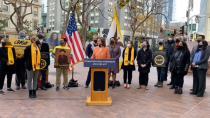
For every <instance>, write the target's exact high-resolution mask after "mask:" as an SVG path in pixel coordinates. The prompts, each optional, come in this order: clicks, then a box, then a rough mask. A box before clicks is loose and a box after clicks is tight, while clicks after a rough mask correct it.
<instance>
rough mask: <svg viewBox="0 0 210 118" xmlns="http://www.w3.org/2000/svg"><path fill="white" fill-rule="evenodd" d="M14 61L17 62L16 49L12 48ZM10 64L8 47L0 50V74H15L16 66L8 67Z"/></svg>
mask: <svg viewBox="0 0 210 118" xmlns="http://www.w3.org/2000/svg"><path fill="white" fill-rule="evenodd" d="M12 52H13V58H14V61H15V60H16V54H15V48H14V47H13V48H12ZM7 62H8V52H7V48H6V47H1V48H0V74H8V73H10V74H14V73H16V70H15V64H14V65H10V66H8V65H7Z"/></svg>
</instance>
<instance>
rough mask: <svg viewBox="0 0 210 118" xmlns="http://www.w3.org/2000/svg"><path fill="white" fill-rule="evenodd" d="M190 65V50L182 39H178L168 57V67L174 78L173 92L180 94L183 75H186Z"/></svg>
mask: <svg viewBox="0 0 210 118" xmlns="http://www.w3.org/2000/svg"><path fill="white" fill-rule="evenodd" d="M189 65H190V51H189V49H188V47H187V44H186V43H185V42H184V41H180V42H179V45H178V47H177V49H176V50H175V51H174V53H173V55H172V56H171V59H170V65H169V69H170V71H171V73H172V74H173V77H174V80H175V91H174V94H182V87H183V84H184V76H185V75H187V72H188V68H189Z"/></svg>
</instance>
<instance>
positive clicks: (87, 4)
mask: <svg viewBox="0 0 210 118" xmlns="http://www.w3.org/2000/svg"><path fill="white" fill-rule="evenodd" d="M102 2H103V0H101V1H99V0H69V2H68V4H69V7H68V8H67V9H65V8H64V7H63V4H62V3H63V2H62V0H60V5H61V8H62V10H64V11H65V12H67V17H66V20H65V24H64V25H65V28H64V29H66V26H67V24H68V20H69V16H70V13H71V11H72V10H73V11H74V13H75V16H76V17H77V22H78V23H79V24H80V26H81V30H82V35H80V36H81V37H82V41H83V42H82V43H83V45H85V42H86V38H87V31H88V17H89V15H90V13H91V11H93V10H94V9H96V8H97V9H98V10H99V11H100V12H101V10H100V9H99V4H100V3H102ZM81 3H82V6H81V5H80V4H81ZM81 17H82V18H81ZM64 33H65V32H64Z"/></svg>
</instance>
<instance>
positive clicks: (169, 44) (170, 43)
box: [165, 40, 175, 59]
mask: <svg viewBox="0 0 210 118" xmlns="http://www.w3.org/2000/svg"><path fill="white" fill-rule="evenodd" d="M174 47H175V41H173V40H172V41H169V40H168V41H167V42H166V43H165V48H166V50H167V55H168V58H169V59H170V56H171V55H172V54H173V52H174Z"/></svg>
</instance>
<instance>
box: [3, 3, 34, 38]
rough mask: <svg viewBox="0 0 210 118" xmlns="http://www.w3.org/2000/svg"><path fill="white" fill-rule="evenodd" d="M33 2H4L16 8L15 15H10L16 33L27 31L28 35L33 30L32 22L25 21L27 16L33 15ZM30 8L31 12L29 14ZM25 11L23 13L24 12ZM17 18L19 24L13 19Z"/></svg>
mask: <svg viewBox="0 0 210 118" xmlns="http://www.w3.org/2000/svg"><path fill="white" fill-rule="evenodd" d="M32 2H33V0H31V1H29V0H4V3H5V4H7V5H12V7H13V8H14V11H13V13H12V14H11V15H10V18H9V19H10V20H11V22H12V24H13V25H14V26H15V30H16V32H20V31H26V33H28V34H30V33H31V32H32V30H31V23H32V22H31V21H28V20H27V19H25V17H26V16H28V15H30V14H32V13H33V12H32ZM28 8H29V9H30V12H29V13H27V11H28ZM22 11H23V12H22ZM14 17H16V18H17V22H16V23H15V21H14V20H13V18H14Z"/></svg>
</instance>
